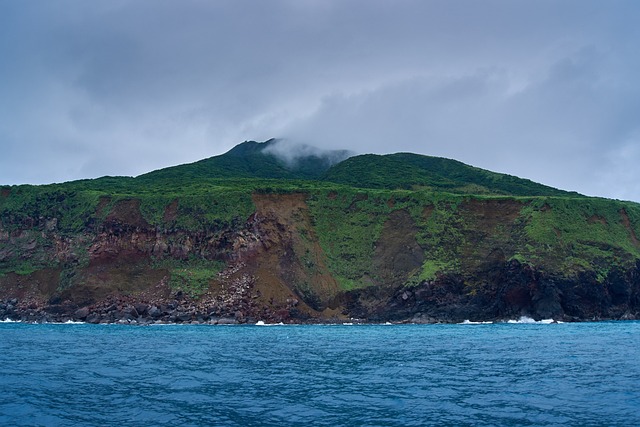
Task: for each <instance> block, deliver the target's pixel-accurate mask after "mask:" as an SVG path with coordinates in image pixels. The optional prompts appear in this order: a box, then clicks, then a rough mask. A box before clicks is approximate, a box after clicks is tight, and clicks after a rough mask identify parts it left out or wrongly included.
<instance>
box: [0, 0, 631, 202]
mask: <svg viewBox="0 0 640 427" xmlns="http://www.w3.org/2000/svg"><path fill="white" fill-rule="evenodd" d="M638 22H640V2H638V1H636V0H628V1H624V0H607V1H601V0H553V1H547V0H529V1H522V0H415V1H414V0H394V1H391V0H385V1H382V0H335V1H334V0H255V1H251V0H229V1H217V0H207V1H204V0H171V1H167V0H137V1H134V0H92V1H90V2H88V1H86V0H30V1H23V0H0V184H21V183H30V184H42V183H51V182H63V181H69V180H75V179H83V178H95V177H99V176H104V175H128V176H135V175H139V174H142V173H145V172H148V171H151V170H155V169H159V168H163V167H167V166H171V165H176V164H181V163H188V162H193V161H196V160H200V159H203V158H207V157H211V156H214V155H219V154H222V153H224V152H226V151H227V150H229V149H230V148H232V147H233V146H234V145H236V144H238V143H240V142H242V141H245V140H256V141H264V140H267V139H270V138H286V139H287V140H288V141H290V142H294V143H305V144H310V145H314V146H317V147H320V148H327V149H349V150H353V151H355V152H357V153H379V154H385V153H393V152H402V151H404V152H414V153H419V154H426V155H433V156H440V157H448V158H454V159H457V160H460V161H463V162H465V163H467V164H470V165H473V166H477V167H481V168H484V169H489V170H492V171H496V172H502V173H508V174H511V175H516V176H519V177H523V178H528V179H531V180H534V181H536V182H540V183H543V184H546V185H551V186H554V187H557V188H562V189H565V190H572V191H578V192H580V193H583V194H586V195H592V196H602V197H609V198H617V199H624V200H634V201H638V202H640V167H638V165H640V78H639V77H638V76H640V25H638Z"/></svg>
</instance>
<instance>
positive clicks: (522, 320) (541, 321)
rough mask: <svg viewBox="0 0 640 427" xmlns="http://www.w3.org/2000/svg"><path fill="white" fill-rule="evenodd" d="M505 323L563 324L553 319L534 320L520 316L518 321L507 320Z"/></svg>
mask: <svg viewBox="0 0 640 427" xmlns="http://www.w3.org/2000/svg"><path fill="white" fill-rule="evenodd" d="M507 323H520V324H538V325H550V324H552V323H564V322H559V321H556V320H554V319H542V320H534V319H532V318H531V317H529V316H520V318H519V319H518V320H507Z"/></svg>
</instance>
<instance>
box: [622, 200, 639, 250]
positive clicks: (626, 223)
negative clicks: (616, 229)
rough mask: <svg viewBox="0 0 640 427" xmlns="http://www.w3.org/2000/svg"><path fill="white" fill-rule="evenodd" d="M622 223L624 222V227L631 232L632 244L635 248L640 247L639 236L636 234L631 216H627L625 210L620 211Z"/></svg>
mask: <svg viewBox="0 0 640 427" xmlns="http://www.w3.org/2000/svg"><path fill="white" fill-rule="evenodd" d="M620 221H621V222H622V225H624V227H625V228H626V229H627V230H629V237H630V238H631V242H633V244H634V245H635V246H640V241H639V240H638V236H636V232H635V230H634V229H633V227H632V226H631V221H630V220H629V215H628V214H627V211H625V210H624V209H620Z"/></svg>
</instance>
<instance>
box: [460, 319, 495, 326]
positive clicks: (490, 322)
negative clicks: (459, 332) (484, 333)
mask: <svg viewBox="0 0 640 427" xmlns="http://www.w3.org/2000/svg"><path fill="white" fill-rule="evenodd" d="M492 324H493V322H492V321H488V322H472V321H471V320H469V319H467V320H465V321H464V322H461V323H458V325H492Z"/></svg>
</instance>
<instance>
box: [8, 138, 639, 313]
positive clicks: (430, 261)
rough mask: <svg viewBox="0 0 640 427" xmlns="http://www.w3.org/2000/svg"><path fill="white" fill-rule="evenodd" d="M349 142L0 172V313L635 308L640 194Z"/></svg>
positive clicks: (253, 145)
mask: <svg viewBox="0 0 640 427" xmlns="http://www.w3.org/2000/svg"><path fill="white" fill-rule="evenodd" d="M351 154H352V153H349V152H346V151H323V150H318V149H313V148H311V147H297V148H296V147H295V146H292V145H287V144H286V143H282V142H280V141H278V140H269V141H267V142H264V143H258V142H254V141H248V142H244V143H242V144H240V145H238V146H236V147H235V148H233V149H232V150H230V151H229V152H227V153H225V154H223V155H220V156H216V157H211V158H209V159H205V160H202V161H199V162H195V163H192V164H188V165H181V166H175V167H171V168H166V169H161V170H158V171H154V172H150V173H148V174H145V175H142V176H139V177H137V178H129V177H103V178H99V179H95V180H81V181H73V182H68V183H64V184H54V185H44V186H30V185H21V186H4V187H0V300H1V301H0V317H9V318H14V319H24V320H31V321H43V320H58V321H64V320H67V319H79V320H84V321H87V322H91V323H97V322H115V321H120V322H127V323H128V322H134V321H135V322H143V323H148V322H157V321H162V322H208V323H236V322H239V323H243V322H254V321H258V320H263V321H265V322H281V321H282V322H306V321H308V322H319V321H345V320H347V319H353V318H357V319H363V320H364V321H398V322H406V321H411V322H419V323H423V322H437V321H444V322H459V321H463V320H465V319H470V320H504V319H511V318H518V317H520V316H523V315H527V316H531V317H533V318H536V319H540V318H550V317H552V318H554V319H557V320H565V321H573V320H592V319H634V318H639V314H638V313H639V312H640V240H639V238H638V235H639V234H638V233H640V205H639V204H637V203H632V202H622V201H616V200H608V199H601V198H592V197H585V196H582V195H579V194H577V193H572V192H566V191H563V190H559V189H554V188H551V187H547V186H544V185H541V184H537V183H534V182H532V181H529V180H524V179H520V178H517V177H513V176H509V175H504V174H498V173H494V172H490V171H486V170H482V169H479V168H475V167H472V166H469V165H465V164H463V163H461V162H457V161H455V160H449V159H442V158H437V157H429V156H422V155H417V154H411V153H398V154H391V155H384V156H379V155H371V154H366V155H360V156H353V155H351Z"/></svg>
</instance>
